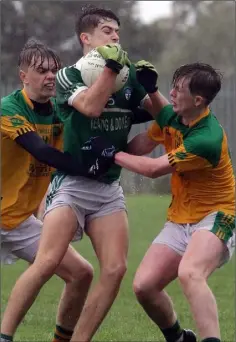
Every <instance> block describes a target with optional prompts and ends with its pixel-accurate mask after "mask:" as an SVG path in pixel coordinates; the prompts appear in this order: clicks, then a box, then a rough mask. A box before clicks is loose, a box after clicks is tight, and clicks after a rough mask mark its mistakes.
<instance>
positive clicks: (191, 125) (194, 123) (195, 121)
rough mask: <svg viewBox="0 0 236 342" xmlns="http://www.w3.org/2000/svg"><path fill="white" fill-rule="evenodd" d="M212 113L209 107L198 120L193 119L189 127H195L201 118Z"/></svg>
mask: <svg viewBox="0 0 236 342" xmlns="http://www.w3.org/2000/svg"><path fill="white" fill-rule="evenodd" d="M209 114H210V108H209V107H207V108H206V109H205V110H204V111H203V112H202V113H201V114H200V115H199V117H198V118H197V119H196V120H193V121H191V122H190V123H189V127H193V126H194V125H196V123H198V122H199V121H200V120H202V119H203V118H204V117H205V116H207V115H209Z"/></svg>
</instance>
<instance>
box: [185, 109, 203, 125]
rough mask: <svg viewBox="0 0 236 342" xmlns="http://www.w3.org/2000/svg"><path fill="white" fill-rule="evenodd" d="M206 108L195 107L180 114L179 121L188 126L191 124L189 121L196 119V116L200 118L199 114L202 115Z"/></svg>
mask: <svg viewBox="0 0 236 342" xmlns="http://www.w3.org/2000/svg"><path fill="white" fill-rule="evenodd" d="M205 110H206V108H200V109H196V110H193V111H191V112H190V113H185V114H184V115H181V117H182V118H181V121H182V123H183V124H184V125H186V126H188V125H189V124H191V122H193V121H195V120H197V119H198V118H200V116H201V115H202V113H203V112H204V111H205Z"/></svg>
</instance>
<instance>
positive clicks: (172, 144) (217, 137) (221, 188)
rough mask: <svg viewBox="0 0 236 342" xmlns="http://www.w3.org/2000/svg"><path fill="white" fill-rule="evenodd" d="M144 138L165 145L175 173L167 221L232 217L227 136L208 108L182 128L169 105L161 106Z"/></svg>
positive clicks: (233, 193) (233, 192)
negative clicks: (216, 215)
mask: <svg viewBox="0 0 236 342" xmlns="http://www.w3.org/2000/svg"><path fill="white" fill-rule="evenodd" d="M148 136H149V137H150V138H151V139H152V140H154V141H156V142H158V143H161V144H163V145H164V146H165V149H166V152H167V154H168V159H169V163H170V164H171V165H172V166H174V170H175V171H174V172H173V174H172V179H171V189H172V202H171V204H170V207H169V209H168V220H170V221H173V222H175V223H196V222H199V221H200V220H202V219H203V218H204V217H205V216H207V215H208V214H210V213H212V212H215V211H221V212H224V213H225V214H226V215H229V216H230V217H232V219H234V218H235V176H234V172H233V166H232V162H231V158H230V152H229V147H228V142H227V137H226V134H225V131H224V130H223V128H222V126H221V125H220V123H219V122H218V120H217V119H216V117H215V116H214V115H213V113H212V112H211V111H210V109H209V108H208V109H207V110H206V111H205V112H204V113H202V114H201V115H200V117H199V118H198V119H197V120H195V121H194V122H192V123H191V124H190V125H189V126H186V125H184V124H183V123H182V122H181V117H180V116H178V115H177V114H176V113H175V112H174V111H173V107H172V105H168V106H165V107H164V108H163V109H162V111H161V112H160V113H159V114H158V115H157V117H156V120H155V122H154V123H153V124H152V125H151V126H150V128H149V130H148Z"/></svg>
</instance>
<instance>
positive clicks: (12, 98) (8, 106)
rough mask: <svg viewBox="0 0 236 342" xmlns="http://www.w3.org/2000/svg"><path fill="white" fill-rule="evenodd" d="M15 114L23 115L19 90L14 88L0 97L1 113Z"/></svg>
mask: <svg viewBox="0 0 236 342" xmlns="http://www.w3.org/2000/svg"><path fill="white" fill-rule="evenodd" d="M15 114H20V115H22V116H24V101H23V98H22V94H21V90H15V91H13V92H12V93H10V94H9V95H7V96H4V97H2V98H1V115H3V116H4V115H8V116H12V115H15Z"/></svg>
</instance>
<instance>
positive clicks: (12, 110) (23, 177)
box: [1, 90, 63, 229]
mask: <svg viewBox="0 0 236 342" xmlns="http://www.w3.org/2000/svg"><path fill="white" fill-rule="evenodd" d="M51 104H52V113H51V114H50V115H47V116H42V115H39V114H38V113H37V112H36V111H35V110H34V105H33V103H32V101H31V100H30V99H29V98H28V97H27V94H26V93H25V91H24V90H17V91H15V92H13V93H11V94H10V95H8V96H6V97H3V98H2V100H1V152H2V156H1V177H2V188H1V216H2V217H1V218H2V222H1V223H2V226H3V228H4V229H14V228H17V226H18V225H19V224H20V223H22V222H23V221H24V220H26V219H27V218H28V217H29V216H30V215H31V214H33V213H34V212H35V210H36V209H37V208H38V206H39V204H40V202H41V200H42V199H43V196H44V195H45V193H46V191H47V188H48V186H49V184H50V179H51V173H52V171H53V169H52V168H51V167H49V166H47V165H45V164H42V163H40V162H38V161H37V160H36V159H35V158H34V157H33V156H31V155H30V154H29V153H28V152H27V151H26V150H25V149H23V148H22V147H21V146H20V145H19V144H17V143H16V141H15V139H16V138H17V137H19V136H20V135H22V134H24V133H26V132H30V131H33V132H37V134H38V135H40V136H41V137H42V138H43V139H44V141H45V142H46V143H48V144H50V145H52V146H54V147H56V148H58V149H62V129H63V124H62V123H61V121H60V120H59V118H58V116H57V107H56V103H55V99H52V100H51Z"/></svg>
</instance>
